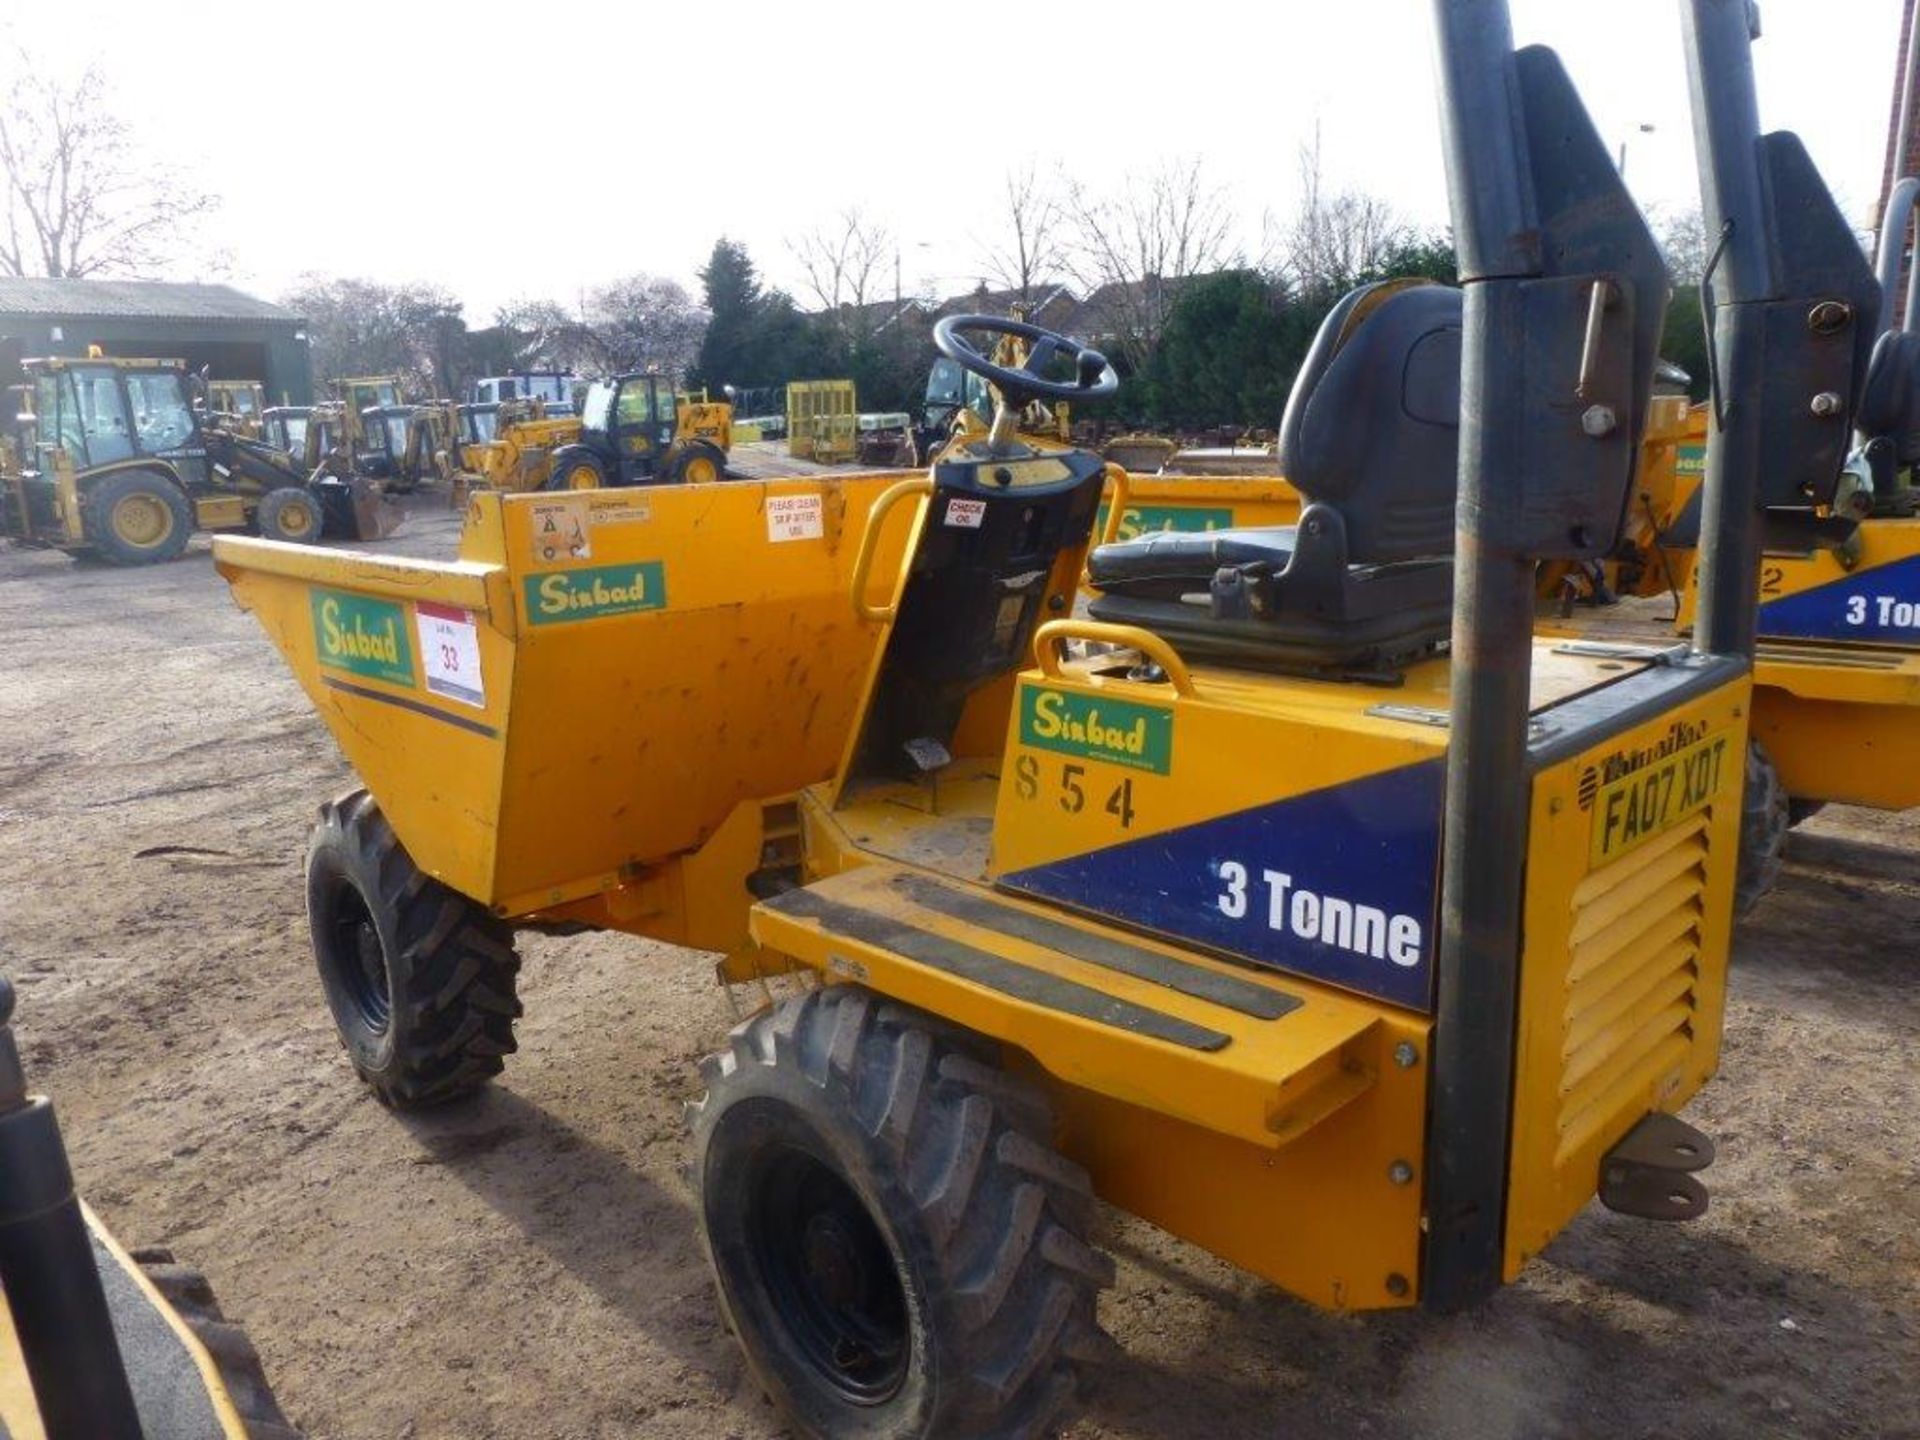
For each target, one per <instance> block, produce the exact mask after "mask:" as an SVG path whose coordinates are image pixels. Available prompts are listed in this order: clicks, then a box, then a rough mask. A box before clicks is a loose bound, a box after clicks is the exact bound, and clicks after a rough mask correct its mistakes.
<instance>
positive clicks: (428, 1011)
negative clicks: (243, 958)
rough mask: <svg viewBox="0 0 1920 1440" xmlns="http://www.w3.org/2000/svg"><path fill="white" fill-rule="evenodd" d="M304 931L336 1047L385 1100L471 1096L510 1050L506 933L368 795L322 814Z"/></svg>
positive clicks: (426, 1101)
mask: <svg viewBox="0 0 1920 1440" xmlns="http://www.w3.org/2000/svg"><path fill="white" fill-rule="evenodd" d="M307 923H308V927H309V929H310V931H311V936H312V941H313V954H314V960H315V962H316V963H317V964H318V966H319V969H320V983H321V986H322V987H323V988H324V989H325V991H326V996H327V1007H328V1009H330V1010H331V1011H332V1012H333V1021H334V1025H335V1027H336V1028H337V1029H338V1030H339V1032H340V1043H341V1044H342V1045H344V1046H345V1047H346V1051H347V1056H348V1058H349V1059H350V1060H352V1062H353V1068H354V1070H355V1071H356V1072H357V1073H358V1074H359V1076H360V1078H361V1079H362V1080H364V1081H365V1082H366V1083H367V1084H368V1085H369V1086H370V1087H371V1088H372V1090H373V1092H374V1094H375V1095H377V1096H379V1098H380V1099H381V1100H382V1101H383V1102H384V1103H386V1104H388V1105H392V1106H395V1107H396V1108H400V1109H412V1108H415V1107H419V1106H425V1105H435V1104H439V1103H442V1102H444V1101H447V1100H454V1099H457V1098H459V1097H460V1096H462V1095H466V1094H469V1093H471V1092H472V1091H474V1090H477V1089H478V1088H479V1087H480V1086H481V1085H483V1084H485V1083H486V1081H487V1080H489V1079H490V1078H492V1077H493V1076H495V1075H497V1074H499V1073H500V1071H501V1069H502V1068H503V1067H504V1065H505V1057H506V1056H507V1055H509V1054H511V1053H512V1052H513V1049H514V1039H513V1022H514V1021H515V1020H516V1019H517V1018H518V1017H519V1015H520V1002H519V1000H518V998H517V997H516V995H515V993H514V982H515V979H516V977H517V976H518V974H519V970H520V961H519V957H518V956H517V955H515V954H514V950H513V932H512V931H511V930H510V929H508V927H507V926H506V925H504V924H502V923H501V922H500V921H499V920H497V919H495V918H494V917H493V916H491V915H490V914H488V913H487V911H486V909H485V908H484V907H483V906H480V905H477V904H475V903H474V902H473V901H471V900H469V899H467V897H466V896H464V895H461V894H458V893H457V892H455V891H453V890H450V889H448V888H447V887H446V886H445V885H442V884H441V883H440V882H439V881H438V880H435V879H433V878H432V877H431V876H428V875H426V874H424V873H423V872H422V871H421V870H420V869H419V868H418V867H417V866H415V865H414V863H413V860H412V858H411V857H410V856H409V855H408V854H407V852H406V851H405V850H404V849H402V848H401V845H400V841H399V839H398V838H397V837H396V836H395V835H394V833H393V827H392V826H391V825H389V824H388V823H387V819H386V817H385V816H384V815H382V814H381V813H380V809H379V807H378V806H377V805H375V804H374V801H373V797H372V796H370V795H368V794H367V792H366V791H364V790H355V791H353V792H352V793H350V794H348V795H347V796H345V797H344V798H342V799H340V800H335V801H330V802H329V803H328V804H326V805H323V806H322V807H321V809H320V821H319V823H318V824H317V825H315V826H314V829H313V838H312V840H311V841H310V842H309V844H308V847H307Z"/></svg>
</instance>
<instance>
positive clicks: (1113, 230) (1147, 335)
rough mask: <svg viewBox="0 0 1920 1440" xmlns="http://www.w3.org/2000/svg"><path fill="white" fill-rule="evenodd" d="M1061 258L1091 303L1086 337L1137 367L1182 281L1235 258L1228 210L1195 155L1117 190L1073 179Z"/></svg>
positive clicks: (1132, 178)
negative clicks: (1093, 331)
mask: <svg viewBox="0 0 1920 1440" xmlns="http://www.w3.org/2000/svg"><path fill="white" fill-rule="evenodd" d="M1063 206H1064V218H1065V222H1066V227H1067V231H1068V243H1067V244H1066V245H1065V246H1064V247H1063V251H1062V253H1063V258H1064V261H1065V264H1066V267H1067V271H1068V274H1069V275H1070V276H1071V277H1072V279H1073V280H1074V281H1075V282H1076V283H1077V284H1078V285H1079V286H1080V288H1081V290H1082V292H1083V294H1084V296H1085V298H1086V300H1087V302H1088V304H1089V307H1090V308H1091V310H1092V311H1093V316H1092V320H1093V327H1097V328H1098V329H1100V330H1101V331H1103V332H1106V333H1102V334H1099V335H1091V336H1089V337H1088V338H1090V339H1095V340H1099V341H1102V342H1105V343H1108V344H1115V345H1118V347H1119V348H1120V351H1121V353H1122V354H1123V355H1124V356H1125V357H1126V358H1127V360H1128V361H1129V362H1130V363H1131V364H1132V365H1133V366H1134V367H1135V368H1136V369H1137V368H1139V367H1140V366H1142V365H1144V364H1145V363H1146V360H1147V357H1148V356H1149V355H1150V354H1152V352H1153V348H1154V347H1155V346H1156V345H1157V344H1159V342H1160V334H1161V331H1162V330H1164V329H1165V327H1166V323H1167V316H1168V315H1169V314H1171V313H1172V310H1173V306H1174V303H1175V302H1176V301H1177V300H1178V299H1179V296H1180V290H1181V287H1182V286H1183V285H1184V284H1185V282H1186V281H1187V280H1188V279H1190V278H1191V277H1193V276H1195V275H1203V274H1207V273H1209V272H1211V271H1214V270H1218V269H1221V268H1223V267H1225V266H1226V265H1227V264H1228V263H1229V262H1230V259H1231V250H1230V246H1229V233H1230V228H1231V216H1230V212H1229V210H1228V207H1227V205H1226V202H1225V200H1224V198H1223V197H1222V195H1221V193H1220V191H1219V189H1218V188H1217V187H1216V186H1215V185H1214V184H1213V183H1212V182H1211V181H1210V180H1209V179H1208V178H1207V176H1206V174H1205V172H1204V170H1203V167H1202V165H1201V162H1200V161H1199V160H1198V159H1192V160H1183V161H1174V162H1170V163H1168V164H1167V165H1165V166H1163V167H1162V168H1161V169H1159V170H1157V171H1154V172H1153V173H1151V174H1149V175H1145V176H1129V177H1128V178H1127V181H1126V183H1125V185H1124V186H1123V187H1122V189H1121V192H1120V194H1119V195H1118V196H1116V197H1101V196H1097V195H1094V194H1091V193H1090V192H1089V191H1088V190H1087V189H1086V188H1085V187H1084V186H1081V185H1077V184H1075V185H1070V186H1069V187H1068V190H1067V193H1066V196H1065V199H1064V201H1063Z"/></svg>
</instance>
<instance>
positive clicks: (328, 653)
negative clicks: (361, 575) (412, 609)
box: [307, 587, 413, 685]
mask: <svg viewBox="0 0 1920 1440" xmlns="http://www.w3.org/2000/svg"><path fill="white" fill-rule="evenodd" d="M307 598H308V602H309V604H310V606H311V608H312V612H313V648H314V653H315V655H316V656H318V658H319V661H320V663H321V664H322V665H325V666H326V667H328V668H329V669H332V670H345V671H347V672H349V673H350V674H354V675H365V676H368V677H369V678H371V679H374V680H385V681H386V682H387V683H388V684H390V685H411V684H413V642H412V641H411V640H409V639H408V638H407V617H406V612H405V611H404V610H403V609H402V608H401V607H400V606H399V605H396V604H394V603H393V602H392V601H390V600H375V599H372V598H371V597H369V596H366V595H349V594H346V593H345V592H343V591H339V590H323V589H320V588H318V587H316V588H315V589H313V590H311V591H309V592H308V596H307Z"/></svg>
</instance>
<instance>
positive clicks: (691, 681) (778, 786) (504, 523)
mask: <svg viewBox="0 0 1920 1440" xmlns="http://www.w3.org/2000/svg"><path fill="white" fill-rule="evenodd" d="M900 478H901V475H900V472H897V471H896V472H885V473H879V474H861V475H833V476H817V477H807V478H804V479H787V480H768V481H729V482H724V483H720V484H715V485H702V486H660V487H649V488H645V489H610V490H593V491H579V492H570V493H564V494H562V493H553V494H546V493H538V492H536V493H532V494H524V495H507V494H500V493H495V492H483V493H480V494H476V495H475V496H474V497H473V499H472V500H471V502H470V503H469V506H468V510H467V522H466V527H465V530H464V532H463V534H462V537H461V546H460V554H461V558H460V559H459V560H457V561H452V562H433V561H423V560H407V559H400V558H393V557H386V556H379V555H369V554H366V553H364V552H348V551H339V550H327V549H324V548H315V547H312V546H301V545H288V544H282V543H278V542H275V541H269V540H254V539H243V538H238V537H228V536H221V537H219V538H218V539H216V541H215V542H214V558H215V563H216V564H217V566H218V567H219V569H220V572H221V573H222V574H223V575H224V576H225V577H226V578H227V580H228V582H229V583H230V584H231V585H232V587H233V593H234V598H235V600H236V601H237V602H238V603H239V604H240V605H241V607H242V608H244V609H246V610H249V611H251V612H252V613H253V614H254V615H255V616H256V617H257V618H258V619H259V621H260V623H261V625H262V626H263V627H264V628H265V630H266V632H267V634H268V636H269V638H271V639H272V641H273V642H274V644H275V645H276V646H278V647H279V649H280V651H281V653H282V654H283V655H284V656H285V657H286V660H287V663H288V665H289V666H290V667H291V668H292V670H293V672H294V675H295V676H296V678H297V679H298V680H299V682H300V684H301V686H302V687H303V688H304V689H305V691H306V693H307V696H308V698H309V699H310V700H311V701H312V702H313V705H314V707H315V708H316V709H317V710H318V711H319V712H320V714H321V717H322V718H323V719H324V720H325V721H326V723H327V726H328V728H329V729H330V730H331V731H332V732H333V736H334V739H335V740H336V741H337V742H338V743H339V745H340V748H341V750H342V751H343V752H344V753H345V755H346V758H347V760H348V762H349V763H350V764H351V765H352V766H353V768H354V769H355V771H357V772H358V774H359V776H360V779H361V781H362V783H364V784H365V785H366V787H367V788H368V789H369V790H370V791H371V792H372V794H373V796H374V798H375V799H376V800H377V801H378V802H379V804H380V807H381V809H382V810H383V811H384V812H385V814H386V816H387V817H388V819H389V820H390V821H391V823H392V825H393V828H394V831H395V833H396V834H397V835H398V836H399V838H400V841H401V843H402V844H404V845H405V846H406V848H407V850H408V851H409V853H410V854H411V855H412V856H413V859H414V860H415V862H416V863H417V864H418V865H419V866H420V867H421V868H422V869H423V870H425V871H427V872H428V873H430V874H432V875H434V876H436V877H437V878H439V879H440V880H442V881H444V882H445V883H447V884H448V885H450V886H452V887H453V888H454V889H455V890H458V891H460V892H461V893H463V894H466V895H469V896H471V897H473V898H474V899H476V900H479V901H481V902H483V903H485V904H487V905H489V906H491V907H493V908H494V909H495V911H496V913H499V914H502V915H529V914H534V913H536V912H540V911H551V910H554V909H556V908H560V907H564V906H566V905H568V904H570V903H573V902H579V901H585V900H589V899H593V898H595V897H611V898H609V899H607V903H609V904H612V903H615V902H616V901H617V902H618V903H619V904H621V905H623V906H625V907H627V908H626V912H625V913H627V914H629V915H639V916H641V919H639V920H636V921H634V922H633V923H632V924H631V925H630V926H629V928H635V929H640V930H643V931H645V933H650V934H660V935H663V936H667V937H668V938H674V936H675V935H676V934H678V933H681V932H676V931H674V930H673V928H672V927H671V926H670V925H668V924H667V923H665V922H664V921H662V922H661V923H659V924H653V923H652V922H651V921H650V920H648V919H646V916H647V915H649V914H651V913H653V912H651V911H649V910H648V909H647V907H648V906H658V907H666V908H671V906H672V905H673V904H675V903H678V899H677V897H678V888H677V887H678V884H679V882H678V878H677V874H678V872H677V866H676V862H677V861H678V860H679V859H680V858H681V857H684V856H687V855H688V854H690V853H691V852H693V851H695V850H697V849H698V848H699V847H701V846H702V845H703V844H705V843H706V842H707V841H708V840H709V839H710V838H711V837H713V836H714V834H715V832H716V831H717V830H719V829H720V828H721V826H722V825H723V823H724V822H726V821H727V820H728V818H729V817H730V816H731V815H733V813H734V811H735V809H736V807H740V806H743V805H747V804H750V803H753V804H757V803H759V802H765V801H768V800H770V799H777V798H778V797H783V796H789V795H791V794H792V793H793V792H794V791H796V790H798V789H800V788H802V787H803V786H806V785H809V784H812V783H815V782H817V781H821V780H824V779H826V778H827V777H828V776H829V775H830V774H831V773H832V771H833V767H834V765H835V764H836V762H837V761H838V759H839V756H840V751H841V748H842V746H843V745H844V743H845V741H846V737H847V734H848V732H849V730H850V729H851V727H852V723H853V715H854V710H855V707H856V705H857V703H858V699H859V694H860V688H861V682H862V680H863V678H864V676H865V673H866V671H867V668H868V666H869V663H870V661H871V658H872V655H873V651H874V647H875V645H876V643H877V642H878V638H879V635H880V630H879V627H878V626H876V625H875V624H873V623H872V622H870V621H867V620H863V619H861V618H860V616H859V614H858V613H857V611H856V610H855V608H854V605H853V603H852V599H851V584H852V576H853V568H854V559H855V555H856V554H857V552H858V551H859V548H860V537H861V534H862V532H863V531H864V529H865V527H866V522H867V515H868V511H869V509H870V508H871V507H872V505H873V502H874V500H875V499H876V497H878V496H879V495H880V493H881V492H882V491H884V490H885V489H886V488H887V487H888V486H889V485H890V484H892V483H894V482H895V481H897V480H899V479H900ZM910 529H911V525H910V523H909V520H908V517H907V516H906V515H904V514H901V513H899V512H897V511H896V512H895V517H894V519H893V520H892V521H890V522H888V523H887V524H886V525H885V527H884V531H883V535H882V537H881V543H880V547H879V549H878V550H877V552H876V555H875V562H874V565H873V568H872V582H871V587H870V588H871V594H872V596H873V597H874V598H875V599H877V600H884V599H885V598H886V596H887V595H888V594H890V593H891V581H892V577H895V576H897V575H898V573H899V567H900V559H901V556H902V554H903V553H904V550H905V543H906V538H907V535H908V533H909V531H910ZM729 833H731V832H729ZM758 846H759V841H758V838H757V837H755V838H754V840H753V841H752V843H751V846H750V847H749V861H750V862H751V858H752V855H753V854H757V851H758ZM747 868H752V865H751V863H749V864H748V866H747ZM669 890H672V891H673V893H672V894H669V893H667V892H668V891H669ZM728 909H729V910H730V911H734V912H741V911H742V907H739V906H729V907H728ZM688 933H691V932H688ZM689 943H697V937H695V938H692V939H690V941H689ZM709 948H714V947H711V946H710V947H709Z"/></svg>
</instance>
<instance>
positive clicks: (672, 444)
mask: <svg viewBox="0 0 1920 1440" xmlns="http://www.w3.org/2000/svg"><path fill="white" fill-rule="evenodd" d="M576 423H577V424H578V426H579V431H578V434H577V436H576V437H575V438H574V439H573V440H572V441H571V442H567V443H562V444H561V445H559V446H558V447H556V448H555V450H554V452H553V461H552V467H551V470H550V472H549V474H548V478H547V482H546V488H547V489H549V490H588V489H597V488H599V487H602V486H607V485H638V484H651V483H654V482H658V481H663V480H664V481H670V482H675V483H679V482H686V483H689V484H695V485H704V484H709V483H711V482H712V481H715V480H718V479H720V478H722V477H723V476H724V475H725V474H726V473H727V452H728V451H729V450H730V449H731V448H732V446H733V406H732V405H730V404H728V403H727V402H726V401H724V400H721V401H709V400H707V399H706V397H705V396H704V395H703V396H701V397H699V398H698V399H694V398H692V397H689V398H687V399H684V400H683V399H681V398H680V397H679V396H678V395H676V394H675V393H674V388H673V382H672V381H671V380H669V379H668V378H667V377H666V376H664V375H661V374H658V373H656V372H653V371H648V372H646V373H643V374H631V375H615V376H613V377H612V378H611V379H609V380H596V381H594V382H593V383H592V384H591V385H589V386H587V388H586V391H585V393H584V394H583V395H582V396H581V399H580V418H579V420H578V421H577V422H576Z"/></svg>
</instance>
